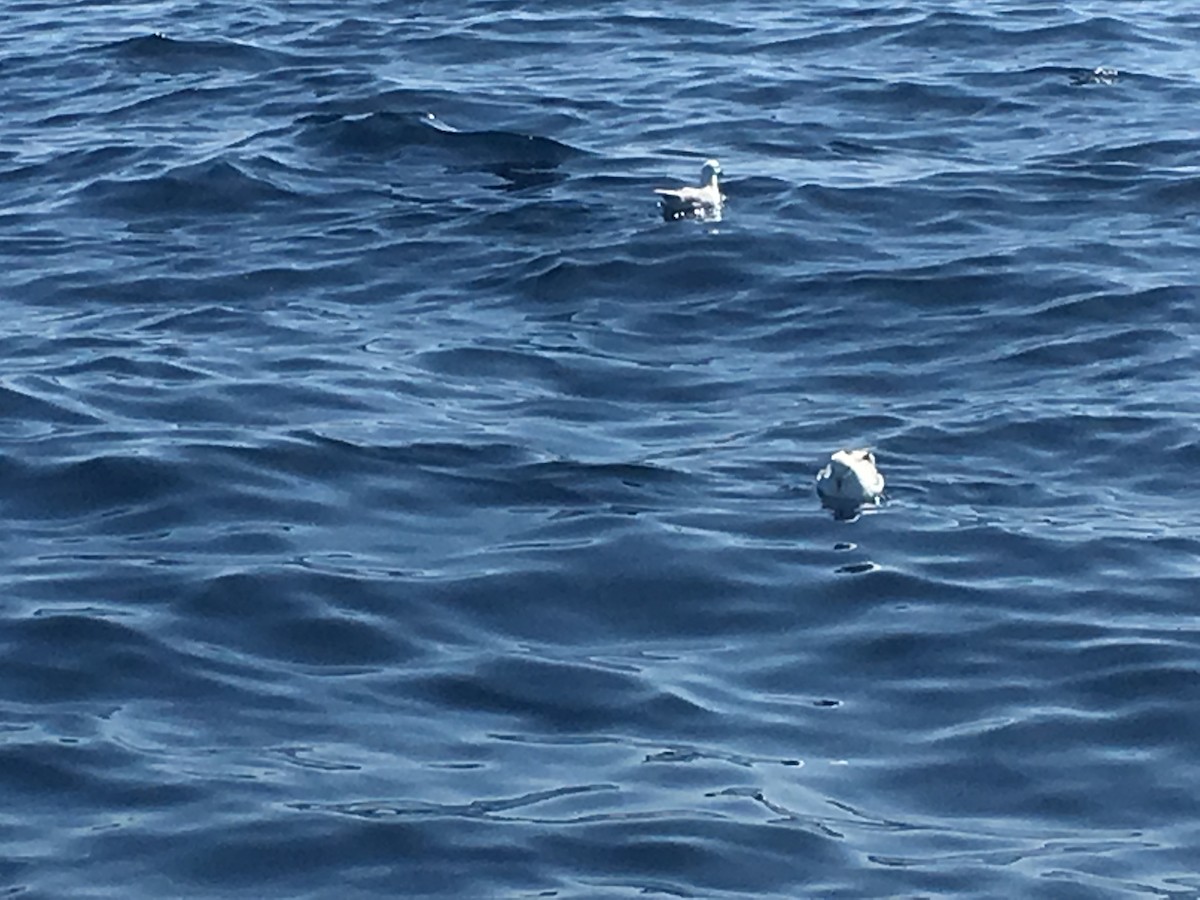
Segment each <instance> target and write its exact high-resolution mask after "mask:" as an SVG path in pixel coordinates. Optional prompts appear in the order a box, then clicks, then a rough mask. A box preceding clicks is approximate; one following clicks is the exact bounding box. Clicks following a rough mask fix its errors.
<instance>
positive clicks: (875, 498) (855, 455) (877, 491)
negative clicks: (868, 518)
mask: <svg viewBox="0 0 1200 900" xmlns="http://www.w3.org/2000/svg"><path fill="white" fill-rule="evenodd" d="M817 493H818V494H820V495H821V499H823V500H828V501H831V502H833V503H841V504H849V503H853V504H862V503H878V502H879V497H880V495H881V494H882V493H883V475H882V473H880V471H879V470H878V469H877V468H875V454H874V453H872V452H871V451H870V450H866V449H861V450H839V451H838V452H837V453H835V454H833V456H831V457H830V458H829V463H828V464H827V465H826V466H825V468H823V469H822V470H821V471H820V472H818V473H817Z"/></svg>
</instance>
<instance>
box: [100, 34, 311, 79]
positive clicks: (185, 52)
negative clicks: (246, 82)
mask: <svg viewBox="0 0 1200 900" xmlns="http://www.w3.org/2000/svg"><path fill="white" fill-rule="evenodd" d="M96 49H98V50H100V51H102V52H105V53H107V54H110V55H111V56H114V57H115V58H117V59H118V60H121V61H123V62H126V63H129V64H130V65H134V66H137V67H139V68H145V69H152V70H154V71H157V72H166V73H169V74H180V73H183V72H204V71H208V70H210V69H232V70H235V71H241V72H265V71H269V70H271V69H275V68H279V67H280V66H283V65H286V64H288V63H293V62H294V61H295V60H293V58H292V57H291V56H289V55H288V54H286V53H280V52H279V51H277V50H263V49H262V48H260V47H254V46H251V45H250V44H242V43H238V42H237V41H229V40H223V41H195V40H182V39H178V38H171V37H167V36H166V35H165V34H148V35H144V36H142V37H135V38H127V39H126V40H123V41H116V42H114V43H111V44H103V45H101V46H100V47H98V48H96Z"/></svg>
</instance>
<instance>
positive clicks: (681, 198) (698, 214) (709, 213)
mask: <svg viewBox="0 0 1200 900" xmlns="http://www.w3.org/2000/svg"><path fill="white" fill-rule="evenodd" d="M720 174H721V164H720V163H719V162H717V161H716V160H715V159H710V160H709V161H708V162H706V163H705V164H704V167H703V168H702V169H701V170H700V187H682V188H655V189H654V193H656V194H658V204H659V208H660V209H661V210H662V214H663V218H664V219H682V218H687V217H695V218H700V219H719V218H720V217H721V207H722V205H723V204H724V202H725V198H724V197H723V196H721V186H720V183H719V181H718V177H717V176H719V175H720Z"/></svg>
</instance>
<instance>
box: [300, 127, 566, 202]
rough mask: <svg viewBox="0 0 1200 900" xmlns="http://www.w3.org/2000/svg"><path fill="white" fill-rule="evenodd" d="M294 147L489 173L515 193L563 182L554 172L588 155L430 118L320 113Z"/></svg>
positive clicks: (520, 136) (541, 139) (535, 138)
mask: <svg viewBox="0 0 1200 900" xmlns="http://www.w3.org/2000/svg"><path fill="white" fill-rule="evenodd" d="M300 125H301V128H302V133H301V134H300V135H299V137H298V142H300V143H302V144H303V143H308V144H317V145H324V146H327V147H328V148H330V149H331V150H333V151H335V152H336V153H338V154H339V155H342V154H352V155H357V156H370V157H375V156H380V157H389V158H391V157H398V158H400V159H405V158H412V157H413V156H417V157H418V158H419V157H420V156H421V154H428V158H429V161H431V162H435V163H440V164H442V165H443V166H445V167H446V168H447V169H450V170H453V169H455V168H460V167H461V168H463V169H476V170H482V171H485V172H490V173H492V174H494V175H496V176H498V177H500V178H502V179H504V180H505V181H506V182H508V183H509V184H511V185H513V186H514V187H516V188H525V187H540V186H544V185H548V184H554V183H557V182H560V181H562V180H564V177H565V176H562V175H560V174H559V173H557V172H556V170H557V168H558V167H559V166H561V165H562V164H563V163H566V162H568V161H570V160H573V159H577V158H579V157H581V156H585V155H587V154H586V151H583V150H580V149H577V148H575V147H572V146H570V145H569V144H564V143H560V142H559V141H556V140H553V139H551V138H544V137H539V136H537V135H532V134H521V133H518V132H513V131H503V130H482V131H459V130H457V129H455V128H452V127H450V126H449V125H446V124H445V123H443V122H440V121H439V120H437V119H436V118H434V117H433V116H432V115H431V114H419V113H397V112H390V111H381V112H372V113H368V114H366V115H361V116H357V115H356V116H346V115H341V114H334V113H320V114H314V115H310V116H307V117H305V118H302V119H301V120H300Z"/></svg>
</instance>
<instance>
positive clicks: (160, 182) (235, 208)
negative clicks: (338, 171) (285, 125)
mask: <svg viewBox="0 0 1200 900" xmlns="http://www.w3.org/2000/svg"><path fill="white" fill-rule="evenodd" d="M249 169H250V165H249V164H248V163H247V162H245V161H242V160H239V161H237V162H232V161H230V160H228V159H221V158H216V159H210V160H207V161H205V162H201V163H193V164H191V165H185V166H176V167H175V168H173V169H168V170H167V171H166V172H163V173H162V174H159V175H153V176H150V177H148V178H132V179H114V178H102V179H98V180H96V181H94V182H92V183H91V184H89V185H88V186H87V187H85V188H83V190H82V191H81V192H80V195H81V196H82V198H83V199H84V201H85V202H87V203H88V204H90V205H93V206H94V207H95V208H96V210H97V211H98V212H100V213H102V214H103V213H112V214H117V215H121V214H136V215H153V214H161V215H169V216H178V215H188V214H197V213H209V214H212V213H240V212H249V211H251V210H254V209H256V208H258V207H260V206H262V205H264V204H271V203H294V202H296V201H298V200H300V199H301V198H302V196H303V195H301V194H299V193H297V192H295V191H291V190H289V189H287V188H283V187H280V186H278V185H276V184H275V183H274V182H273V181H271V180H269V179H267V178H266V177H264V176H262V175H257V174H252V173H251V172H250V171H249Z"/></svg>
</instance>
